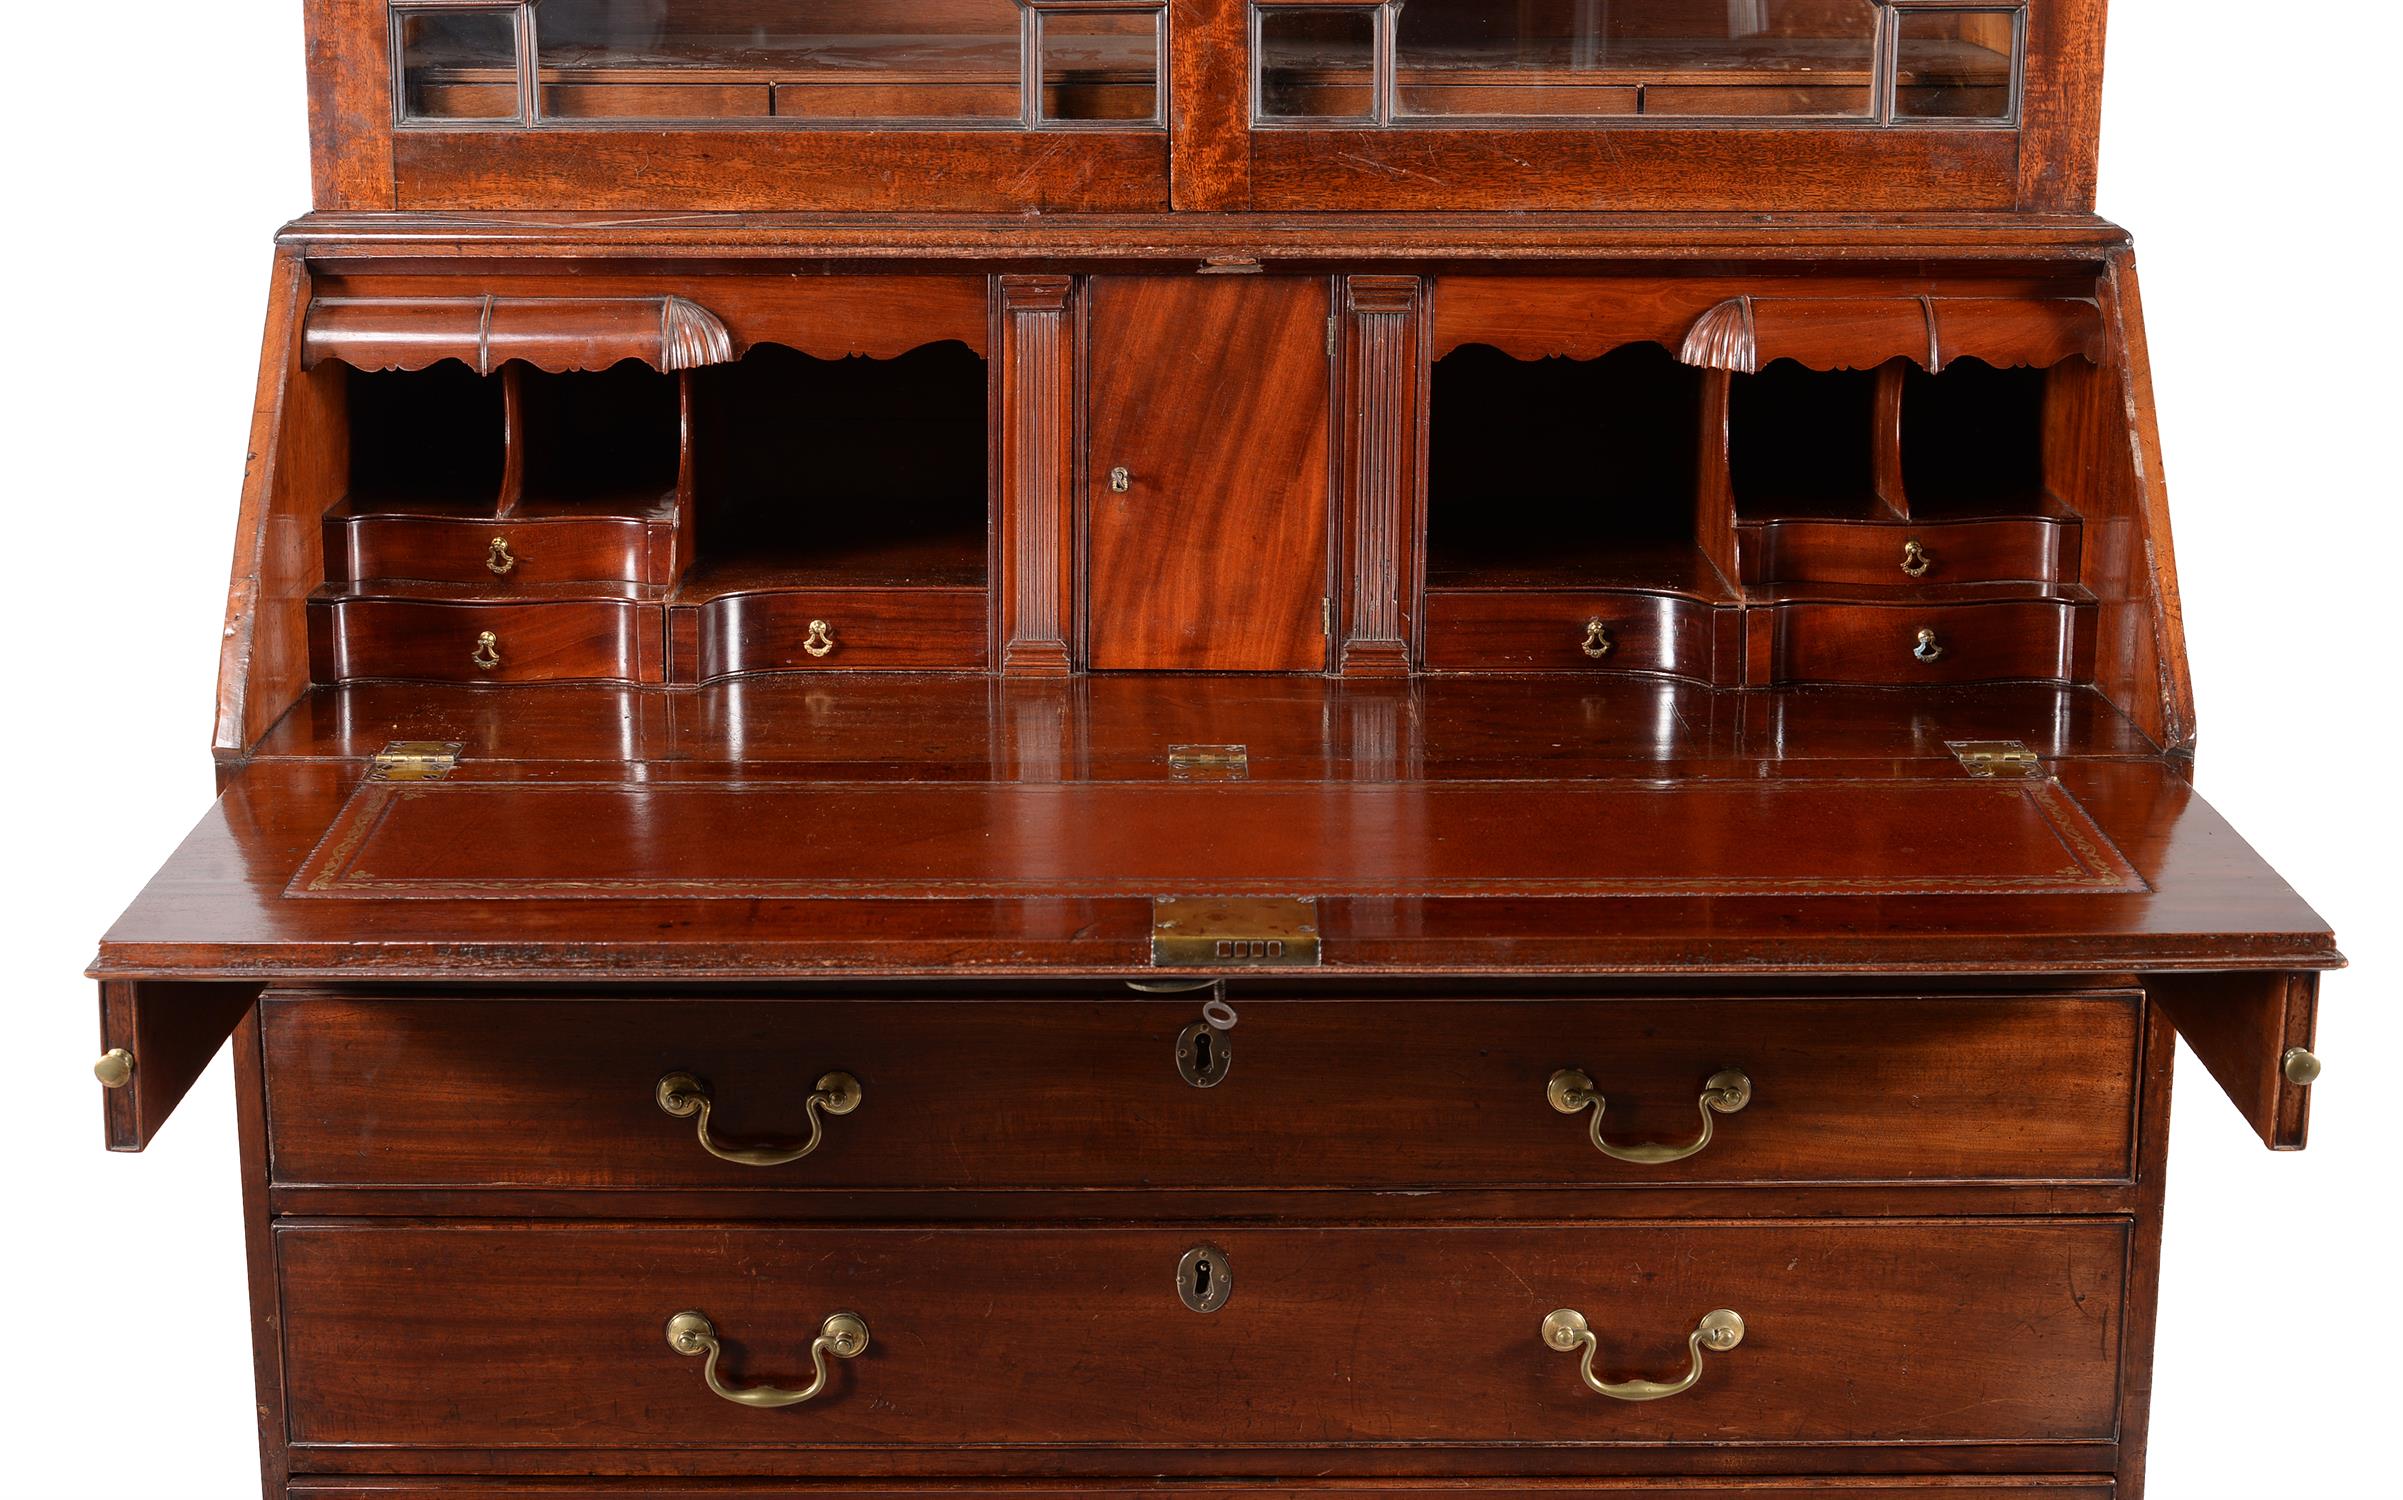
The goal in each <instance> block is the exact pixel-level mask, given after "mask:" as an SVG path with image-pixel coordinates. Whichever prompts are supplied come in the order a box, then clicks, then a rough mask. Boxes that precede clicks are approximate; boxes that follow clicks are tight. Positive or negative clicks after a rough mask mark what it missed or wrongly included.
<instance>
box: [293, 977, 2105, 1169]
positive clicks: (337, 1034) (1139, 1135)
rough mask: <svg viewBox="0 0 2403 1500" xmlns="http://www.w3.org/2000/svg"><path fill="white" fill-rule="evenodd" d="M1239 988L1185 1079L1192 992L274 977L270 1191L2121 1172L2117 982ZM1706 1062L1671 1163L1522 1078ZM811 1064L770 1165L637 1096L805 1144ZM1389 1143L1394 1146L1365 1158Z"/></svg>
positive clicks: (1654, 1121)
mask: <svg viewBox="0 0 2403 1500" xmlns="http://www.w3.org/2000/svg"><path fill="white" fill-rule="evenodd" d="M1259 984H1260V982H1259V981H1254V985H1255V987H1258V986H1259ZM1241 998H1242V999H1243V1012H1242V1022H1241V1024H1240V1025H1239V1026H1238V1027H1237V1028H1236V1029H1235V1031H1233V1032H1232V1033H1228V1034H1226V1035H1223V1036H1218V1037H1214V1038H1212V1045H1213V1046H1216V1047H1225V1048H1227V1049H1229V1050H1228V1058H1229V1063H1228V1067H1227V1072H1226V1074H1225V1076H1224V1078H1223V1079H1222V1080H1221V1081H1220V1082H1219V1083H1218V1084H1217V1085H1215V1086H1213V1087H1211V1088H1206V1089H1204V1088H1196V1087H1192V1086H1190V1085H1189V1084H1188V1083H1187V1082H1186V1081H1185V1080H1184V1079H1183V1078H1182V1077H1181V1076H1180V1075H1179V1073H1178V1071H1177V1068H1176V1064H1175V1059H1176V1056H1177V1053H1178V1048H1179V1046H1180V1034H1181V1033H1182V1032H1184V1031H1185V1029H1186V1028H1187V1027H1189V1026H1191V1025H1192V1024H1193V1022H1194V1019H1195V1016H1196V1015H1197V1014H1198V1007H1197V1005H1196V1004H1195V1003H1194V1002H1193V1001H1191V1000H1180V999H1144V998H1141V997H1137V996H1132V995H1126V994H1124V993H1121V994H1119V995H1116V996H1103V997H1098V998H1091V999H1081V1000H1079V999H1062V1000H1009V999H1001V998H977V999H969V1000H964V1001H938V1000H927V999H913V1000H910V1001H907V1002H900V1003H896V1002H892V1001H878V1000H874V999H853V998H845V997H843V996H841V995H840V994H839V993H837V994H832V995H829V994H826V993H820V992H812V993H808V994H806V995H803V996H793V997H788V999H787V1001H786V1003H762V1002H761V1001H760V1000H758V999H746V1000H737V1001H731V1002H729V1001H705V1000H699V999H690V998H685V999H671V1000H657V1001H630V1000H616V999H593V1000H582V1001H574V1000H570V1001H550V1000H531V999H524V998H512V999H509V1000H505V1001H503V1000H494V999H485V998H476V999H445V998H432V997H426V996H416V995H381V996H357V995H344V994H309V993H305V992H290V991H277V992H273V993H272V994H271V995H270V998H269V1000H268V1002H267V1005H266V1009H265V1011H264V1017H265V1022H266V1049H267V1051H266V1056H267V1062H268V1066H269V1068H270V1069H271V1070H272V1072H273V1074H274V1077H275V1082H276V1087H275V1094H274V1097H273V1098H272V1099H271V1100H270V1101H269V1112H270V1127H271V1131H272V1136H273V1142H274V1147H275V1176H276V1182H277V1183H278V1184H279V1186H313V1187H354V1188H355V1187H370V1188H383V1189H418V1188H457V1189H541V1190H596V1191H606V1192H611V1193H624V1192H627V1191H632V1190H674V1189H694V1188H717V1189H741V1190H744V1191H746V1192H758V1193H770V1194H798V1195H800V1197H799V1198H798V1199H794V1200H792V1201H791V1207H790V1209H789V1210H780V1211H790V1212H795V1213H807V1212H811V1211H813V1210H812V1208H811V1206H810V1204H811V1201H812V1200H814V1199H818V1198H822V1197H823V1196H824V1195H827V1194H830V1193H842V1192H849V1191H857V1190H864V1189H871V1188H873V1189H881V1190H885V1191H887V1192H896V1191H910V1192H914V1191H953V1190H958V1191H1015V1190H1023V1189H1046V1190H1056V1189H1078V1190H1084V1189H1103V1188H1116V1189H1146V1190H1158V1191H1169V1190H1175V1189H1187V1188H1198V1189H1208V1190H1213V1191H1225V1190H1232V1189H1257V1190H1271V1191H1296V1190H1305V1189H1345V1190H1352V1191H1401V1190H1410V1191H1419V1190H1438V1189H1440V1190H1462V1189H1476V1188H1509V1189H1532V1188H1557V1189H1574V1190H1584V1191H1596V1192H1610V1193H1614V1194H1620V1195H1623V1194H1624V1193H1625V1191H1626V1190H1643V1191H1650V1190H1653V1189H1657V1188H1660V1187H1663V1186H1669V1185H1677V1184H1744V1183H1754V1184H1760V1183H1778V1184H1789V1185H1792V1184H1805V1183H1823V1184H1824V1183H1875V1182H1906V1181H1907V1182H1912V1183H1921V1184H1929V1183H1944V1182H2004V1181H2013V1180H2017V1181H2029V1182H2038V1181H2041V1182H2054V1183H2064V1182H2124V1181H2126V1180H2128V1179H2129V1177H2130V1175H2131V1173H2132V1171H2133V1152H2134V1149H2135V1145H2134V1136H2133V1119H2134V1101H2135V1081H2134V1080H2135V1068H2136V1058H2137V1050H2138V1049H2137V1037H2138V1023H2139V1012H2140V1006H2139V1005H2138V1003H2137V1002H2136V1001H2135V999H2134V997H2133V996H2130V995H2125V994H2119V995H2102V996H2091V995H2087V996H2081V995H2049V996H2040V997H2025V998H1999V999H1989V998H1983V997H1973V998H1940V999H1939V998H1928V999H1914V998H1908V997H1881V998H1875V999H1854V1000H1847V999H1807V1000H1806V999H1795V1000H1781V999H1770V1000H1758V999H1745V1000H1736V999H1725V998H1719V997H1705V998H1699V999H1684V1000H1645V999H1626V1000H1610V1001H1600V1002H1596V1001H1563V1000H1551V999H1529V1000H1513V1001H1485V1000H1467V999H1457V998H1452V997H1450V996H1449V995H1436V996H1433V997H1430V998H1427V999H1423V1000H1357V1001H1355V1000H1324V1001H1311V1000H1300V999H1279V998H1267V999H1264V1000H1262V1001H1261V1002H1260V1003H1257V1004H1255V1003H1253V1001H1252V998H1251V996H1250V995H1249V994H1246V995H1244V996H1243V997H1241ZM1871 1034H1874V1035H1875V1036H1876V1037H1877V1038H1878V1046H1877V1048H1876V1049H1875V1050H1874V1051H1873V1052H1864V1051H1863V1050H1862V1049H1861V1048H1860V1047H1859V1045H1858V1043H1857V1040H1856V1039H1857V1038H1859V1037H1861V1036H1865V1035H1871ZM536 1057H539V1058H541V1059H543V1062H542V1064H541V1065H540V1066H539V1067H527V1066H525V1060H526V1059H528V1058H536ZM1728 1067H1740V1068H1742V1069H1743V1070H1744V1071H1745V1072H1746V1074H1747V1076H1749V1077H1750V1078H1751V1079H1752V1083H1753V1091H1754V1092H1753V1098H1752V1100H1751V1102H1750V1103H1749V1104H1748V1105H1746V1107H1745V1108H1744V1109H1743V1110H1742V1111H1740V1112H1738V1113H1736V1114H1732V1115H1725V1116H1720V1117H1718V1120H1717V1129H1716V1131H1715V1133H1714V1135H1713V1137H1712V1140H1711V1143H1710V1145H1709V1146H1708V1148H1707V1149H1705V1150H1704V1151H1702V1152H1701V1153H1700V1154H1698V1155H1696V1156H1693V1157H1691V1158H1688V1159H1687V1160H1684V1161H1682V1162H1674V1163H1669V1164H1663V1165H1651V1166H1642V1165H1633V1164H1629V1163H1625V1162H1620V1161H1615V1160H1613V1159H1611V1158H1609V1157H1607V1156H1605V1155H1604V1154H1603V1153H1601V1152H1600V1151H1597V1150H1596V1149H1594V1147H1593V1145H1592V1144H1591V1141H1590V1139H1589V1135H1590V1132H1591V1129H1592V1116H1591V1115H1590V1113H1589V1114H1582V1115H1576V1116H1564V1115H1562V1114H1559V1113H1557V1112H1556V1111H1555V1110H1553V1109H1552V1108H1551V1107H1550V1105H1549V1104H1548V1103H1547V1101H1546V1097H1545V1084H1546V1080H1547V1079H1549V1078H1550V1077H1551V1075H1552V1074H1553V1073H1555V1072H1557V1071H1559V1070H1561V1069H1564V1068H1578V1069H1582V1070H1584V1071H1585V1072H1586V1073H1587V1074H1588V1075H1589V1076H1590V1077H1591V1078H1592V1079H1593V1080H1594V1084H1595V1087H1596V1088H1597V1089H1598V1090H1599V1091H1600V1092H1601V1093H1602V1094H1603V1095H1604V1096H1605V1097H1606V1099H1607V1101H1608V1103H1607V1107H1606V1109H1605V1111H1604V1132H1603V1133H1604V1137H1605V1139H1606V1140H1608V1141H1610V1142H1611V1143H1612V1144H1614V1145H1633V1144H1668V1145H1683V1144H1686V1143H1689V1142H1691V1141H1692V1140H1694V1139H1695V1137H1696V1135H1697V1133H1698V1130H1699V1125H1698V1122H1697V1116H1698V1113H1699V1111H1698V1108H1697V1105H1696V1099H1697V1097H1698V1095H1699V1094H1700V1092H1701V1090H1702V1086H1703V1083H1704V1080H1706V1079H1708V1078H1710V1077H1711V1076H1713V1075H1714V1074H1716V1073H1718V1072H1719V1071H1720V1070H1721V1069H1723V1068H1728ZM834 1069H841V1070H842V1071H844V1072H847V1073H850V1074H852V1075H853V1076H854V1077H856V1078H858V1079H859V1080H860V1084H861V1088H862V1090H863V1094H862V1102H861V1104H860V1107H859V1108H858V1109H857V1110H856V1111H854V1112H853V1113H851V1114H849V1115H845V1116H842V1117H840V1118H837V1119H831V1120H828V1121H827V1122H826V1135H825V1139H824V1142H823V1144H822V1145H821V1146H820V1147H819V1148H818V1150H817V1151H815V1152H814V1153H812V1154H811V1155H810V1156H808V1157H805V1158H803V1159H802V1160H801V1161H798V1162H794V1163H791V1164H789V1165H787V1166H783V1167H775V1168H758V1167H746V1166H741V1165H737V1164H734V1163H729V1162H725V1161H721V1160H719V1159H718V1158H716V1157H714V1156H711V1155H709V1154H707V1153H705V1152H704V1151H703V1150H702V1149H701V1147H700V1145H699V1144H698V1143H697V1142H696V1140H695V1139H694V1126H693V1122H692V1121H691V1120H690V1119H678V1118H676V1117H673V1116H671V1115H668V1114H666V1113H665V1112H663V1111H662V1110H661V1109H660V1108H659V1106H658V1103H657V1101H656V1099H655V1098H654V1090H655V1087H656V1085H657V1083H658V1081H659V1079H660V1078H661V1077H663V1076H665V1075H667V1074H670V1073H689V1074H693V1075H695V1076H697V1077H699V1078H701V1079H702V1080H704V1081H705V1083H706V1084H707V1086H708V1089H709V1092H710V1095H711V1098H712V1100H713V1104H714V1108H713V1110H712V1113H711V1117H710V1118H711V1126H710V1128H711V1130H712V1132H713V1134H714V1135H715V1136H716V1137H717V1138H718V1139H720V1140H721V1141H728V1140H730V1141H734V1142H737V1143H746V1142H748V1143H758V1142H768V1143H774V1142H779V1141H783V1142H788V1143H789V1142H790V1141H793V1140H796V1139H800V1138H804V1137H806V1136H807V1134H808V1126H807V1123H806V1119H805V1110H804V1108H803V1105H804V1101H805V1099H806V1097H807V1096H808V1094H809V1092H810V1090H811V1089H812V1087H813V1086H814V1080H815V1079H817V1078H818V1077H820V1076H821V1075H822V1074H825V1073H827V1072H829V1071H831V1070H834ZM362 1076H369V1077H373V1078H375V1079H376V1080H377V1087H376V1089H375V1091H374V1092H373V1093H366V1092H362V1091H361V1090H360V1089H359V1088H358V1087H357V1086H356V1080H357V1079H358V1078H360V1077H362ZM1330 1100H1342V1101H1344V1102H1343V1103H1342V1104H1341V1106H1340V1107H1329V1103H1328V1101H1330ZM1444 1101H1455V1102H1456V1104H1457V1108H1458V1109H1459V1110H1460V1111H1461V1112H1462V1115H1463V1122H1464V1123H1462V1124H1461V1125H1460V1126H1459V1127H1458V1128H1446V1127H1445V1126H1444V1125H1443V1124H1442V1121H1443V1119H1444V1117H1445V1116H1446V1115H1447V1113H1448V1112H1449V1110H1450V1108H1451V1106H1448V1105H1447V1104H1446V1103H1445V1102H1444ZM959 1120H972V1121H974V1122H975V1127H974V1128H973V1129H958V1128H954V1125H953V1123H952V1122H954V1121H959ZM1468 1121H1473V1124H1469V1123H1466V1122H1468ZM1303 1122H1307V1124H1306V1125H1305V1124H1304V1123H1303ZM1103 1139H1106V1140H1107V1141H1108V1143H1109V1144H1108V1148H1107V1149H1106V1150H1096V1149H1093V1142H1094V1141H1096V1140H1103ZM1402 1141H1407V1142H1409V1143H1410V1146H1409V1149H1408V1150H1406V1151H1405V1150H1396V1149H1395V1146H1396V1143H1397V1142H1402ZM1636 1196H1639V1197H1640V1196H1641V1193H1640V1192H1639V1193H1638V1194H1637V1195H1636ZM1621 1206H1622V1207H1624V1208H1626V1210H1627V1211H1631V1212H1637V1213H1640V1212H1641V1211H1642V1210H1641V1206H1640V1204H1633V1205H1621ZM609 1208H610V1205H608V1204H607V1203H602V1202H598V1201H596V1202H595V1203H594V1204H591V1205H588V1211H596V1210H597V1211H609Z"/></svg>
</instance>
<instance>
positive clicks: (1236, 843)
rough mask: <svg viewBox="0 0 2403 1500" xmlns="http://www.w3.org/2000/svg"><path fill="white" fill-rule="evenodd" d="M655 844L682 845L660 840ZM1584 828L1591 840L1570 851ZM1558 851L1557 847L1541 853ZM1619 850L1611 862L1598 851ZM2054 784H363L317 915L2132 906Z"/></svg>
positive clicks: (2089, 822) (2103, 848)
mask: <svg viewBox="0 0 2403 1500" xmlns="http://www.w3.org/2000/svg"><path fill="white" fill-rule="evenodd" d="M660 828H674V829H676V830H677V831H678V833H679V835H680V837H679V838H678V839H676V840H663V839H661V838H660V837H659V836H658V832H657V830H659V829H660ZM1580 829H1582V830H1587V831H1588V835H1587V837H1586V838H1578V837H1570V838H1568V839H1565V840H1564V839H1561V838H1560V837H1559V835H1560V834H1562V833H1563V832H1564V831H1574V830H1580ZM1547 834H1550V835H1552V837H1551V838H1550V839H1547V838H1546V835H1547ZM1589 839H1590V840H1593V841H1606V842H1607V844H1608V845H1609V847H1610V849H1611V851H1612V852H1611V855H1610V857H1609V860H1608V862H1607V863H1606V864H1605V863H1602V862H1599V861H1597V859H1596V858H1595V857H1594V854H1593V853H1592V852H1591V851H1590V849H1589V843H1588V840H1589ZM2142 889H2144V882H2143V880H2142V879H2141V877H2139V876H2138V875H2137V874H2136V872H2135V870H2134V869H2133V868H2132V867H2131V866H2129V864H2128V863H2127V862H2126V860H2125V859H2124V858H2122V857H2121V856H2120V854H2119V853H2118V851H2117V850H2115V849H2113V848H2112V847H2111V843H2110V840H2109V839H2108V838H2107V837H2106V836H2105V835H2104V834H2103V832H2102V830H2101V829H2099V828H2097V827H2096V826H2095V824H2094V821H2093V819H2092V818H2090V817H2089V816H2088V815H2087V814H2086V812H2085V811H2084V809H2082V808H2081V807H2080V806H2079V805H2078V803H2077V800H2076V799H2075V798H2074V797H2072V796H2070V795H2068V794H2067V793H2065V792H2064V791H2063V790H2062V788H2061V787H2060V785H2059V784H2058V783H2057V782H2053V781H2050V780H2041V779H2030V780H2021V779H2013V780H2005V781H2000V782H1981V781H1972V780H1968V779H1966V778H1964V779H1958V780H1934V779H1930V780H1920V781H1912V780H1896V781H1890V782H1886V783H1884V784H1882V785H1879V786H1878V787H1877V789H1876V791H1875V792H1874V794H1873V795H1867V796H1865V795H1864V794H1863V792H1862V789H1861V787H1860V786H1859V784H1857V783H1853V782H1848V781H1835V780H1826V781H1822V780H1813V779H1807V778H1794V779H1789V780H1764V781H1751V782H1741V781H1725V782H1701V783H1697V784H1694V785H1690V786H1686V787H1683V788H1680V789H1679V791H1678V793H1677V794H1676V795H1674V796H1664V795H1662V794H1661V793H1660V791H1659V790H1658V789H1657V788H1655V787H1653V786H1650V785H1646V784H1615V785H1614V784H1612V783H1607V782H1602V783H1588V784H1545V783H1522V784H1517V785H1508V784H1487V785H1479V784H1476V783H1450V784H1438V785H1430V786H1426V787H1420V788H1415V789H1408V790H1405V789H1401V788H1395V787H1384V786H1374V785H1349V786H1347V785H1326V786H1306V785H1277V784H1270V783H1264V782H1253V783H1248V784H1239V785H1216V784H1167V785H1155V786H1137V785H1127V784H1108V785H1099V784H1096V785H1087V786H1082V787H1067V786H1047V785H1016V786H1008V785H996V786H943V785H925V786H907V785H894V784H877V783H859V784H853V785H847V786H846V785H803V786H796V785H791V784H783V785H775V786H766V785H750V784H746V783H742V782H732V783H708V782H682V783H676V784H672V785H664V786H655V787H644V786H634V785H620V784H616V783H594V782H582V783H577V782H541V783H536V784H528V785H511V784H505V783H490V782H448V783H423V782H421V783H394V782H378V783H370V784H368V785H365V786H362V787H361V788H360V789H359V790H358V792H357V793H356V794H355V795H354V796H353V797H352V799H351V801H350V804H349V806H348V807H346V808H345V810H344V812H343V814H342V816H341V817H340V818H339V819H337V820H336V821H335V823H334V824H333V826H332V827H330V828H329V829H328V830H327V832H326V837H325V841H324V843H323V845H322V846H321V847H320V848H319V850H318V851H317V853H316V854H315V855H313V856H312V857H311V858H310V860H309V861H308V862H307V864H305V865H304V866H303V867H302V868H301V870H300V871H299V873H298V874H297V875H295V876H294V878H293V881H292V888H291V894H293V895H295V896H299V897H304V898H309V897H354V898H355V897H360V896H368V895H373V896H378V897H383V898H391V897H400V896H414V897H421V898H429V897H430V898H462V897H472V898H477V899H487V900H488V899H492V898H495V897H530V898H537V899H542V898H551V899H556V898H560V897H568V898H575V897H589V896H608V895H614V896H627V897H673V896H699V897H707V898H718V899H735V900H749V899H753V898H758V897H770V896H788V897H793V896H813V895H843V894H848V895H871V896H885V897H905V898H924V897H931V896H954V897H992V896H1019V897H1054V898H1063V897H1064V898H1070V899H1074V898H1083V897H1101V896H1144V895H1151V894H1169V893H1174V892H1178V891H1206V892H1210V893H1213V894H1219V895H1239V894H1250V895H1260V896H1274V895H1278V894H1290V893H1294V892H1308V893H1313V894H1317V895H1321V896H1421V895H1435V894H1453V895H1462V896H1521V897H1526V896H1547V895H1692V896H1740V895H1768V894H1779V893H1784V894H1795V895H1811V894H1857V895H1895V896H1905V895H1972V894H2023V895H2024V894H2038V893H2055V894H2068V893H2073V892H2094V893H2102V894H2109V893H2125V892H2132V891H2139V890H2142Z"/></svg>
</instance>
